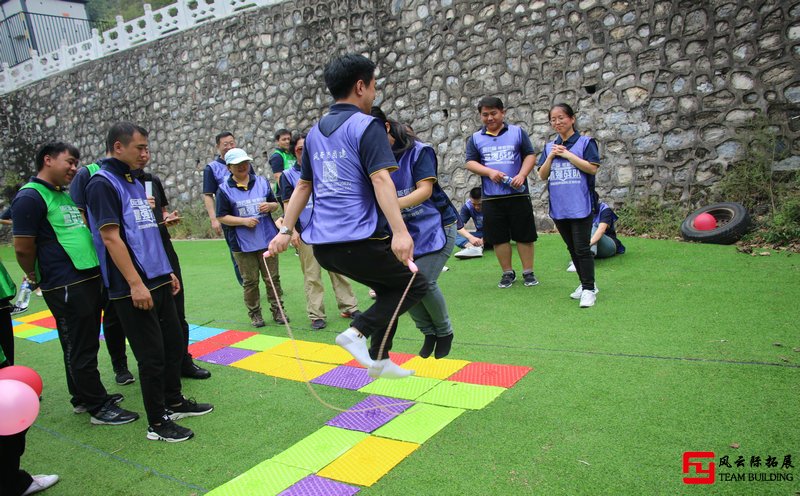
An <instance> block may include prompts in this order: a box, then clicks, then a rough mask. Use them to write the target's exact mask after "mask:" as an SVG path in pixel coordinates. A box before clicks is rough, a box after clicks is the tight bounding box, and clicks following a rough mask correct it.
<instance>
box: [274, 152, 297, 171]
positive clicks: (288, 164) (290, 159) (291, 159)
mask: <svg viewBox="0 0 800 496" xmlns="http://www.w3.org/2000/svg"><path fill="white" fill-rule="evenodd" d="M275 153H277V154H278V155H280V156H281V157H283V170H289V169H291V168H292V167H294V164H295V163H297V157H295V156H294V155H292V154H291V153H289V152H285V151H283V150H281V149H280V148H278V149H277V150H275Z"/></svg>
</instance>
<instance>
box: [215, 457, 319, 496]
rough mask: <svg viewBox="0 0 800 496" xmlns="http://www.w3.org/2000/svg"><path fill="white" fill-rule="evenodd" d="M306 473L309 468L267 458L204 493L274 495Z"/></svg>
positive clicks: (218, 495) (309, 472)
mask: <svg viewBox="0 0 800 496" xmlns="http://www.w3.org/2000/svg"><path fill="white" fill-rule="evenodd" d="M308 475H311V471H309V470H305V469H302V468H297V467H289V466H288V465H283V464H281V463H275V462H273V461H272V460H267V461H265V462H261V463H259V464H258V465H256V466H255V467H253V468H251V469H250V470H248V471H247V472H245V473H243V474H242V475H240V476H239V477H237V478H235V479H233V480H231V481H229V482H226V483H225V484H223V485H221V486H219V487H218V488H216V489H214V490H213V491H211V492H208V493H206V494H207V495H208V496H267V495H269V496H274V495H275V494H278V493H279V492H281V491H283V490H284V489H286V488H288V487H289V486H291V485H292V484H294V483H295V482H297V481H299V480H300V479H302V478H304V477H307V476H308Z"/></svg>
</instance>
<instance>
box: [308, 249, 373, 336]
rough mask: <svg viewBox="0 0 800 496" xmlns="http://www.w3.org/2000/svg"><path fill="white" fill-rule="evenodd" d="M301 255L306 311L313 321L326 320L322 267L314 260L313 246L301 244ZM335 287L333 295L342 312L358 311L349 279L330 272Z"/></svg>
mask: <svg viewBox="0 0 800 496" xmlns="http://www.w3.org/2000/svg"><path fill="white" fill-rule="evenodd" d="M297 252H298V253H299V254H300V268H301V269H302V270H303V285H304V287H305V291H306V310H307V311H308V318H309V319H311V320H315V319H323V320H324V319H325V301H324V300H325V298H324V287H323V286H322V267H320V266H319V262H317V259H316V258H314V250H313V248H311V246H309V245H307V244H305V243H302V242H301V243H300V247H299V248H298V249H297ZM328 275H329V276H330V278H331V285H332V286H333V294H334V295H335V296H336V303H337V304H338V306H339V311H340V312H351V313H352V312H354V311H355V310H358V301H357V300H356V295H355V294H354V293H353V288H352V287H351V286H350V282H348V280H347V278H345V277H344V276H343V275H341V274H337V273H335V272H328Z"/></svg>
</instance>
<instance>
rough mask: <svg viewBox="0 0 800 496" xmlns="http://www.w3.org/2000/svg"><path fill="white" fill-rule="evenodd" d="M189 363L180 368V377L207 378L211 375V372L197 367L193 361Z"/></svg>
mask: <svg viewBox="0 0 800 496" xmlns="http://www.w3.org/2000/svg"><path fill="white" fill-rule="evenodd" d="M189 363H191V365H184V366H183V367H182V368H181V377H186V378H188V379H208V378H209V377H211V372H209V371H208V370H206V369H204V368H202V367H198V366H197V364H195V363H194V362H189Z"/></svg>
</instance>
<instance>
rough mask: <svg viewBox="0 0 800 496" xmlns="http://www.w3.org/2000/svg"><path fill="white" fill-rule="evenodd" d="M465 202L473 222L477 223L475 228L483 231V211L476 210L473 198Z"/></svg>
mask: <svg viewBox="0 0 800 496" xmlns="http://www.w3.org/2000/svg"><path fill="white" fill-rule="evenodd" d="M464 204H465V205H466V206H467V210H469V214H470V216H471V217H472V222H474V223H475V229H477V230H478V231H483V211H482V210H481V211H480V212H478V211H477V210H475V205H473V204H472V199H471V198H467V201H466V202H465V203H464Z"/></svg>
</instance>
